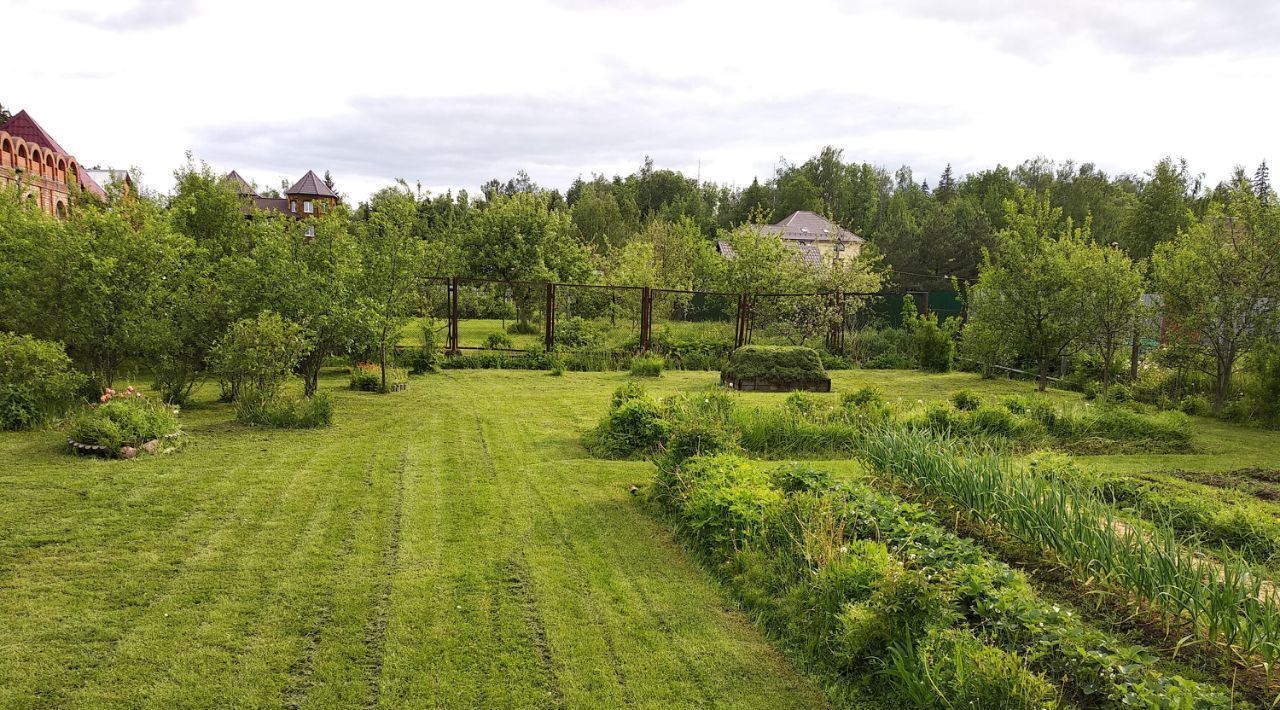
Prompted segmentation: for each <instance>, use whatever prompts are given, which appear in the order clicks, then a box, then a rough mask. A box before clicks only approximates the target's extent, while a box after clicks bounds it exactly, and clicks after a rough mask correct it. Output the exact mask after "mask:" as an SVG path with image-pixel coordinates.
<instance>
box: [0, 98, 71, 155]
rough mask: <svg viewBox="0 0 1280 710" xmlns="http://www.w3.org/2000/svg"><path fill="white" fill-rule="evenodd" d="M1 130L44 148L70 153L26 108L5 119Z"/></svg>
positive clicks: (0, 127)
mask: <svg viewBox="0 0 1280 710" xmlns="http://www.w3.org/2000/svg"><path fill="white" fill-rule="evenodd" d="M0 131H4V132H5V133H8V134H9V135H11V136H17V137H18V138H21V139H22V140H24V141H27V142H29V143H35V144H37V145H39V146H40V147H42V148H49V149H52V150H54V151H56V152H58V153H62V154H63V155H70V153H68V152H67V151H66V150H65V149H63V147H62V146H60V145H58V141H55V140H54V139H53V136H50V135H49V134H48V133H47V132H45V130H44V129H43V128H41V127H40V124H38V123H36V120H35V119H34V118H32V117H31V114H29V113H27V110H26V109H23V110H21V111H19V112H17V113H16V114H14V115H13V117H12V118H10V119H9V120H8V121H5V123H4V125H3V126H0Z"/></svg>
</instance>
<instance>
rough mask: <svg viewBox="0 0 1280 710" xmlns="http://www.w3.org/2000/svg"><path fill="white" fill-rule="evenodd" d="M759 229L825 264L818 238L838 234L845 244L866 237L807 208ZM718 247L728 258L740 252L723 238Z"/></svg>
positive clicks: (806, 258)
mask: <svg viewBox="0 0 1280 710" xmlns="http://www.w3.org/2000/svg"><path fill="white" fill-rule="evenodd" d="M760 231H761V232H762V233H764V234H776V235H778V237H779V238H780V239H782V240H783V241H784V242H785V243H786V244H787V245H788V246H790V247H792V248H793V249H795V250H796V253H797V255H798V256H799V257H800V258H801V259H803V260H804V263H806V264H808V265H809V266H820V265H821V264H822V252H821V251H819V250H818V247H817V246H816V244H817V242H834V241H836V238H837V237H839V238H840V239H841V240H842V241H844V243H846V244H861V243H862V242H863V241H864V240H863V239H862V237H859V236H858V235H856V234H854V233H853V232H850V231H849V230H847V229H845V228H843V227H840V226H838V225H836V224H834V223H832V222H831V221H830V220H828V219H826V218H825V217H823V216H822V215H820V214H818V213H817V212H810V211H808V210H799V211H797V212H792V213H791V214H790V215H789V216H787V217H784V218H783V219H782V220H781V221H779V222H776V223H774V224H766V225H763V226H761V227H760ZM716 251H718V252H720V255H721V256H723V257H724V258H726V259H734V258H737V256H738V255H737V253H736V252H735V251H734V250H733V246H732V245H731V244H729V243H728V242H726V241H724V240H719V241H717V242H716Z"/></svg>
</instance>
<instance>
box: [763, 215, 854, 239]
mask: <svg viewBox="0 0 1280 710" xmlns="http://www.w3.org/2000/svg"><path fill="white" fill-rule="evenodd" d="M762 231H764V232H765V233H766V234H777V235H778V236H779V237H782V238H783V239H793V240H797V241H807V242H834V241H836V238H837V237H839V238H840V239H841V240H842V241H844V242H845V243H846V244H861V243H862V242H863V241H864V240H863V238H862V237H859V236H858V235H856V234H854V233H853V232H850V231H849V230H847V229H845V228H844V227H841V226H839V225H837V224H835V223H833V222H832V221H831V220H829V219H827V218H825V217H823V216H822V215H820V214H818V213H817V212H810V211H809V210H797V211H795V212H792V213H791V214H790V215H788V216H786V217H784V218H782V219H781V220H779V221H778V222H775V223H773V224H771V225H768V226H766V227H764V228H763V229H762Z"/></svg>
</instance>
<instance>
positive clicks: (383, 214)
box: [356, 182, 426, 392]
mask: <svg viewBox="0 0 1280 710" xmlns="http://www.w3.org/2000/svg"><path fill="white" fill-rule="evenodd" d="M416 217H417V200H416V199H415V198H414V194H413V192H412V191H411V190H410V189H409V186H408V185H407V184H405V183H404V182H401V183H400V184H399V185H398V186H395V187H387V188H383V189H382V190H379V191H378V192H376V193H374V195H373V197H372V199H370V201H369V219H368V220H367V221H365V222H362V223H361V224H360V225H359V227H358V228H357V229H356V238H357V240H358V243H359V248H360V255H361V261H362V269H361V273H360V286H361V287H362V290H363V291H364V293H363V294H362V296H363V298H362V300H363V302H364V308H365V311H366V321H365V322H366V323H367V325H368V328H369V329H370V330H371V331H372V333H373V338H374V341H375V342H376V343H377V347H378V366H379V368H380V370H381V374H382V386H381V390H382V391H383V392H386V391H388V390H387V345H388V343H389V341H392V340H395V339H398V337H399V334H400V331H402V330H403V329H404V327H405V325H406V324H407V323H408V322H409V317H410V316H411V314H412V309H413V306H414V304H415V303H416V300H417V283H418V278H419V277H420V276H424V275H426V274H424V269H423V267H424V264H423V255H424V253H425V251H424V248H423V247H424V244H423V242H422V240H420V239H418V238H417V237H416V236H415V235H414V223H415V221H416Z"/></svg>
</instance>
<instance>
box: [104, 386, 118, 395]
mask: <svg viewBox="0 0 1280 710" xmlns="http://www.w3.org/2000/svg"><path fill="white" fill-rule="evenodd" d="M106 393H107V394H115V393H116V391H115V390H113V389H111V388H110V387H108V388H107V389H106Z"/></svg>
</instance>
